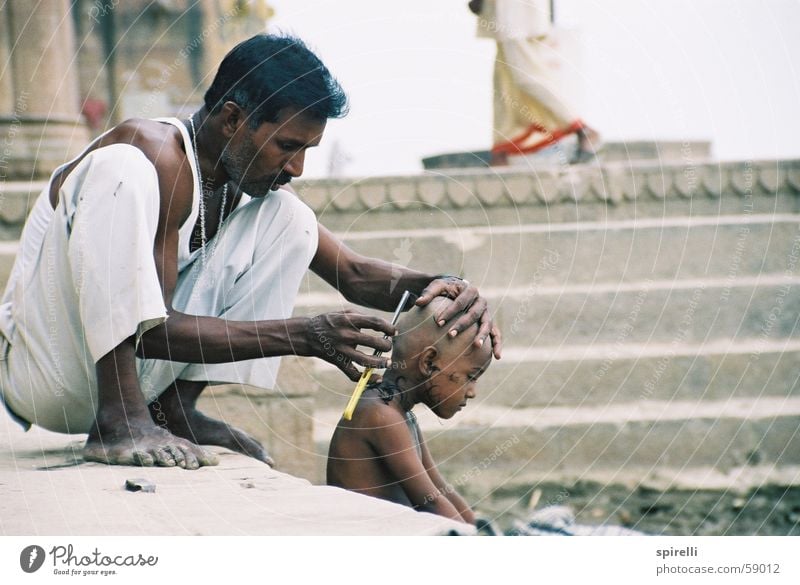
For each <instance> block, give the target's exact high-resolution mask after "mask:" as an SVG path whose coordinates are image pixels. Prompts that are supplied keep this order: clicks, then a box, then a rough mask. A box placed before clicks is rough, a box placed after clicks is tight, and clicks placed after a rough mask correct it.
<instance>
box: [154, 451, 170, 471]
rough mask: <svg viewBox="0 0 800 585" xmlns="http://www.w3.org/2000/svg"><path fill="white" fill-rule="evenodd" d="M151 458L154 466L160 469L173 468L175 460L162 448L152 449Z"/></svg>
mask: <svg viewBox="0 0 800 585" xmlns="http://www.w3.org/2000/svg"><path fill="white" fill-rule="evenodd" d="M153 458H154V459H155V463H156V465H159V466H161V467H175V458H174V457H173V456H172V454H171V453H170V452H169V451H167V449H166V448H164V447H162V448H159V449H154V450H153Z"/></svg>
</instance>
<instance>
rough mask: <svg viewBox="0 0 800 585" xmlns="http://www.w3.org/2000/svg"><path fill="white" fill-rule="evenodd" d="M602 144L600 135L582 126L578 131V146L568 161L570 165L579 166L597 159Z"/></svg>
mask: <svg viewBox="0 0 800 585" xmlns="http://www.w3.org/2000/svg"><path fill="white" fill-rule="evenodd" d="M602 146H603V143H602V139H601V138H600V134H599V133H598V132H597V131H596V130H594V129H592V128H589V127H588V126H584V127H583V128H581V129H580V130H578V146H577V148H576V149H575V154H574V155H573V156H572V159H571V160H570V161H569V162H570V164H573V165H574V164H580V163H585V162H591V161H593V160H595V159H597V155H598V153H599V152H600V149H601V148H602Z"/></svg>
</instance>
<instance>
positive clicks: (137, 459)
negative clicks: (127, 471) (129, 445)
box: [117, 451, 156, 467]
mask: <svg viewBox="0 0 800 585" xmlns="http://www.w3.org/2000/svg"><path fill="white" fill-rule="evenodd" d="M131 460H132V461H133V464H134V465H140V466H142V467H152V466H153V465H155V463H156V460H155V458H154V457H153V456H152V455H151V454H150V453H148V452H147V451H133V452H132V453H131ZM117 463H119V461H117Z"/></svg>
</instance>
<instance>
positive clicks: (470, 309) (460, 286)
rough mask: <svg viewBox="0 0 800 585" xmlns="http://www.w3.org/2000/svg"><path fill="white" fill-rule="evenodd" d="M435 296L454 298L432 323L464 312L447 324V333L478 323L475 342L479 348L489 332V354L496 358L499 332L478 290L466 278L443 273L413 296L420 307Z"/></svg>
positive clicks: (499, 345)
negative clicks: (490, 338)
mask: <svg viewBox="0 0 800 585" xmlns="http://www.w3.org/2000/svg"><path fill="white" fill-rule="evenodd" d="M439 296H445V297H448V298H450V299H453V300H454V302H453V304H452V305H450V306H449V307H448V308H446V309H444V310H443V311H442V312H441V314H439V315H437V316H436V322H437V323H438V324H439V326H440V327H441V326H443V325H444V324H445V323H447V322H449V321H450V319H452V318H453V317H455V316H456V315H458V314H459V313H461V312H463V313H464V314H463V315H461V317H459V318H458V319H457V320H456V322H455V323H453V325H452V326H451V328H450V331H449V335H450V336H451V337H455V336H456V335H458V334H459V333H461V332H462V331H464V330H465V329H468V328H469V327H470V326H471V325H472V324H473V323H478V324H479V326H478V333H477V334H476V335H475V342H474V343H475V345H476V346H477V347H480V346H481V345H483V343H484V341H486V337H487V336H489V335H491V336H492V353H493V354H494V357H495V359H498V360H499V359H500V354H501V352H502V349H503V340H502V335H501V334H500V330H499V329H498V328H497V326H496V325H495V324H494V322H493V321H492V316H491V314H490V313H489V306H488V303H487V302H486V299H484V298H483V297H482V296H480V293H479V292H478V289H477V288H476V287H474V286H472V285H471V284H470V283H469V282H468V281H466V280H463V279H461V278H458V277H456V276H443V277H441V278H437V279H436V280H434V281H432V282H431V283H430V284H429V285H428V286H427V287H425V290H423V291H422V293H421V294H420V296H419V298H418V299H417V302H416V304H417V305H418V306H420V307H421V306H424V305H427V304H428V303H430V302H431V301H432V300H433V299H435V298H436V297H439Z"/></svg>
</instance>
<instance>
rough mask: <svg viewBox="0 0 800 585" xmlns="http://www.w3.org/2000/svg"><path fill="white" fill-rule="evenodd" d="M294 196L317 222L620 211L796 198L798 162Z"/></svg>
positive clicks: (399, 179) (540, 172)
mask: <svg viewBox="0 0 800 585" xmlns="http://www.w3.org/2000/svg"><path fill="white" fill-rule="evenodd" d="M296 189H297V191H298V193H299V194H300V196H301V197H302V198H303V199H304V200H305V201H306V202H307V203H308V204H309V205H310V206H311V207H312V208H313V209H314V211H316V212H317V213H320V214H322V213H323V212H324V213H330V212H331V211H334V212H348V211H349V212H361V211H366V210H371V209H375V208H379V207H382V206H387V207H389V208H392V209H395V210H404V209H408V208H410V207H412V206H419V205H423V206H428V207H431V208H436V209H462V208H485V207H509V206H518V205H540V206H541V205H550V204H554V203H559V202H567V203H575V202H579V201H580V202H587V203H588V202H602V203H622V202H624V201H641V200H656V201H663V200H665V199H693V198H715V199H716V198H719V197H720V196H722V195H723V193H725V195H726V196H728V194H729V193H730V194H735V195H737V196H740V197H751V196H754V195H759V196H770V195H772V196H774V195H775V194H777V193H778V192H791V193H797V192H798V191H800V161H795V160H788V161H745V162H702V163H699V164H695V163H693V162H691V161H689V162H686V163H674V162H671V163H667V164H662V163H659V162H642V163H612V164H606V165H603V166H589V165H587V166H582V167H580V168H578V167H568V168H559V167H554V168H538V169H525V170H517V169H513V168H512V169H509V168H502V169H498V168H492V169H480V170H465V171H462V170H451V169H448V170H446V171H445V170H442V171H435V172H434V171H429V172H426V173H424V174H422V175H414V176H388V177H357V178H346V179H318V180H306V181H298V182H297V186H296Z"/></svg>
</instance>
